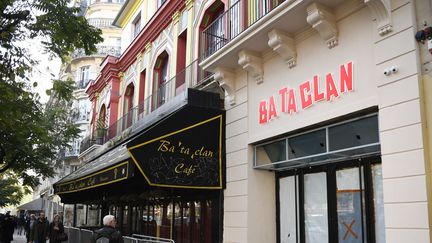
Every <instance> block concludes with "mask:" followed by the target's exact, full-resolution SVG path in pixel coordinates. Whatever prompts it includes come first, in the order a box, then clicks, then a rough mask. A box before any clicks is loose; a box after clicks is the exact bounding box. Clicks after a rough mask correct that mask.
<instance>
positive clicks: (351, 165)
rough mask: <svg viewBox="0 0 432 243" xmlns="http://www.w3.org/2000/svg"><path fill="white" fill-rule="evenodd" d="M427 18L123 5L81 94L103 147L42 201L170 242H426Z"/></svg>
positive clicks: (347, 9) (242, 4)
mask: <svg viewBox="0 0 432 243" xmlns="http://www.w3.org/2000/svg"><path fill="white" fill-rule="evenodd" d="M430 12H431V6H430V2H429V1H417V2H413V1H396V0H367V1H362V0H349V1H338V0H335V1H324V0H323V1H309V0H302V1H261V0H257V1H247V0H240V1H220V0H211V1H210V0H209V1H199V0H195V1H193V0H187V1H173V0H166V1H145V0H143V1H127V2H126V3H125V5H124V6H123V8H122V10H121V11H120V12H119V14H118V15H117V17H116V19H115V20H114V23H115V24H116V25H118V26H119V27H121V28H122V33H123V34H122V38H123V40H125V41H124V42H122V54H121V56H120V57H118V58H116V57H112V56H109V57H107V58H106V59H104V62H103V64H102V68H101V74H100V75H99V76H98V78H97V79H96V80H95V81H93V82H92V83H91V84H90V86H89V87H88V88H87V90H86V92H87V93H88V94H89V97H90V100H91V102H92V110H93V113H92V117H91V121H92V122H91V130H92V132H93V134H95V136H96V137H97V139H99V140H100V141H101V143H103V145H102V146H101V147H99V148H97V149H96V150H94V151H93V152H92V153H89V154H87V155H86V165H85V166H83V167H81V168H80V169H78V170H77V171H76V172H75V173H73V174H71V175H69V176H67V177H65V178H63V179H62V180H61V181H60V182H59V183H57V184H56V187H55V188H56V193H58V195H60V197H61V198H62V201H63V202H65V203H68V204H70V205H75V206H74V210H75V211H74V212H75V214H76V210H77V207H81V206H82V208H85V207H88V208H92V210H94V212H98V215H103V214H105V213H112V214H114V215H116V217H117V218H118V219H119V221H120V225H119V227H120V228H121V230H122V231H123V232H124V233H125V234H127V235H132V234H134V233H136V234H145V235H153V236H156V237H162V238H170V239H174V240H175V242H227V243H228V242H230V243H234V242H236V243H240V242H250V243H254V242H257V243H258V242H283V243H287V242H289V243H291V242H356V243H357V242H392V243H393V242H430V234H431V232H430V219H429V218H430V216H431V214H430V212H431V206H432V205H431V200H430V197H429V196H430V191H431V190H430V186H431V184H430V181H431V179H430V178H431V177H430V176H431V174H430V153H431V149H430V144H429V137H430V136H429V135H430V134H431V131H430V128H428V126H427V123H428V121H429V122H430V121H431V116H432V115H431V112H430V110H431V107H430V106H431V104H432V103H431V99H430V97H428V91H429V90H430V88H431V87H430V86H431V78H430V74H429V73H430V70H431V67H430V59H431V58H430V55H431V54H430V53H429V49H428V46H429V44H428V41H427V39H428V36H429V35H430V28H429V27H428V26H429V25H428V23H431V14H430ZM431 47H432V46H431ZM217 98H223V109H222V110H221V109H220V108H221V106H220V104H218V101H217V100H218V99H217ZM218 119H220V121H221V122H222V126H218V124H216V123H215V124H213V122H214V121H219V120H218ZM219 125H220V123H219ZM211 131H212V132H215V131H220V133H212V132H211ZM221 139H222V140H221ZM185 141H188V143H189V144H193V146H192V145H190V146H185V145H184V144H185ZM199 144H201V146H199ZM203 144H206V145H203ZM215 144H216V145H215ZM188 148H189V149H190V150H192V152H190V151H189V152H186V151H187V149H188ZM206 148H207V149H206ZM218 151H219V152H218ZM190 153H192V154H190ZM186 155H188V156H189V157H190V158H189V157H188V156H186ZM192 155H194V156H195V158H193V156H192ZM185 156H186V157H185ZM188 163H189V164H188ZM194 163H196V164H194ZM211 166H216V167H211ZM209 171H210V172H211V173H208V172H209ZM118 173H120V175H119V174H118ZM215 175H216V177H214V176H215ZM203 178H207V179H208V178H214V179H213V180H211V181H209V180H204V179H203ZM212 183H213V184H212ZM77 198H79V199H77ZM87 211H89V210H87ZM87 218H88V217H87ZM199 232H201V233H199Z"/></svg>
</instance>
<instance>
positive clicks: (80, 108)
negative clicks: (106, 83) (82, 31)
mask: <svg viewBox="0 0 432 243" xmlns="http://www.w3.org/2000/svg"><path fill="white" fill-rule="evenodd" d="M122 3H123V1H82V2H77V3H75V4H77V5H78V4H79V6H81V13H80V14H82V15H84V16H85V18H86V19H87V21H88V22H89V24H91V25H93V26H95V27H97V28H99V29H101V30H102V37H103V39H104V41H103V42H102V43H100V44H98V45H97V52H96V53H94V54H92V55H86V54H85V53H84V51H83V50H81V49H77V50H75V51H74V52H73V53H72V54H71V56H70V60H69V62H67V63H63V64H62V67H61V70H60V79H63V80H66V79H67V78H71V79H72V80H74V81H75V85H76V87H77V89H76V90H74V91H73V97H74V100H73V102H72V104H71V114H70V119H71V120H72V122H73V123H75V124H76V125H78V128H79V129H80V130H81V133H80V134H79V138H77V139H75V140H74V141H72V142H71V147H70V148H67V149H65V150H64V151H60V153H59V156H60V158H59V160H62V161H63V162H64V163H63V165H62V167H61V168H59V169H58V170H57V175H56V176H55V177H54V178H47V179H46V180H42V182H41V185H39V186H38V188H36V190H35V191H34V193H33V194H34V199H35V200H38V198H42V199H43V203H42V206H43V208H44V209H45V211H46V212H45V213H46V215H47V217H48V219H52V217H53V216H54V215H55V214H57V213H61V212H63V206H62V205H61V202H60V198H59V197H58V196H56V195H55V194H54V189H53V184H54V183H55V182H56V181H58V180H59V179H60V178H62V177H64V176H65V175H67V174H69V173H71V172H73V171H74V170H76V169H77V168H78V167H79V166H80V165H81V162H80V160H79V158H78V156H79V155H80V151H81V150H82V151H84V150H86V149H87V148H88V147H90V146H91V145H93V144H95V141H94V139H92V138H91V137H90V117H91V103H90V101H89V99H88V95H87V94H86V93H85V89H86V87H87V85H88V84H89V82H90V80H94V79H95V78H96V77H97V75H98V74H99V69H100V67H99V66H100V63H101V62H102V60H103V59H104V58H105V57H106V56H107V55H113V56H119V55H120V48H121V30H120V29H119V28H118V27H115V26H113V25H111V24H112V21H113V20H114V16H115V15H116V14H117V13H118V11H119V10H120V8H121V6H122ZM53 97H54V96H51V97H50V100H49V101H48V104H47V105H48V106H49V105H53V104H55V103H56V102H57V101H56V100H55V99H53ZM81 144H82V145H83V146H82V148H81ZM95 146H97V145H95ZM66 209H67V208H66ZM69 221H70V220H69Z"/></svg>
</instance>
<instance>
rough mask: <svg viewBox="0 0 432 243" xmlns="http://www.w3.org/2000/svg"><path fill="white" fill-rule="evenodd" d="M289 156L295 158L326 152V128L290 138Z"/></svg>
mask: <svg viewBox="0 0 432 243" xmlns="http://www.w3.org/2000/svg"><path fill="white" fill-rule="evenodd" d="M288 146H289V147H288V158H289V159H295V158H301V157H305V156H309V155H314V154H319V153H325V152H326V132H325V130H324V129H322V130H319V131H315V132H310V133H306V134H303V135H299V136H296V137H292V138H289V139H288Z"/></svg>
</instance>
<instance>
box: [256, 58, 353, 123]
mask: <svg viewBox="0 0 432 243" xmlns="http://www.w3.org/2000/svg"><path fill="white" fill-rule="evenodd" d="M319 83H320V78H319V76H318V75H315V76H314V77H313V81H305V82H303V83H301V84H300V85H299V86H298V87H297V88H296V89H294V88H287V87H283V88H281V89H280V90H279V95H278V96H277V97H276V98H275V96H274V95H272V96H271V97H270V98H269V99H268V100H264V101H260V103H259V123H260V124H265V123H267V122H269V121H271V120H273V119H275V118H276V117H278V115H279V113H285V114H294V113H296V112H297V111H298V109H302V110H304V109H306V108H308V107H311V106H312V105H313V104H314V103H317V102H320V101H327V102H329V101H331V100H333V99H335V98H338V97H339V96H340V95H342V94H343V93H346V92H349V91H352V90H353V87H354V86H353V63H352V62H348V63H347V64H346V65H341V66H340V69H339V82H338V83H337V82H335V78H334V76H333V74H332V73H327V75H326V76H325V87H324V88H323V89H322V90H321V89H320V87H319ZM298 96H300V99H297V97H298ZM277 98H278V99H279V100H280V110H278V109H277V108H276V102H275V99H277ZM298 101H300V102H298ZM298 103H300V104H298Z"/></svg>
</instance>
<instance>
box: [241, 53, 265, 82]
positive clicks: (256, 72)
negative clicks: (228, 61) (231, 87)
mask: <svg viewBox="0 0 432 243" xmlns="http://www.w3.org/2000/svg"><path fill="white" fill-rule="evenodd" d="M238 55H239V60H238V64H239V65H240V66H242V68H243V69H244V70H246V71H247V72H248V73H249V74H250V75H251V76H252V77H253V78H255V80H256V82H257V84H260V83H262V82H263V80H264V79H263V76H264V71H263V68H262V60H261V57H259V55H258V54H257V53H255V52H252V51H246V50H242V51H240V52H239V54H238Z"/></svg>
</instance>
